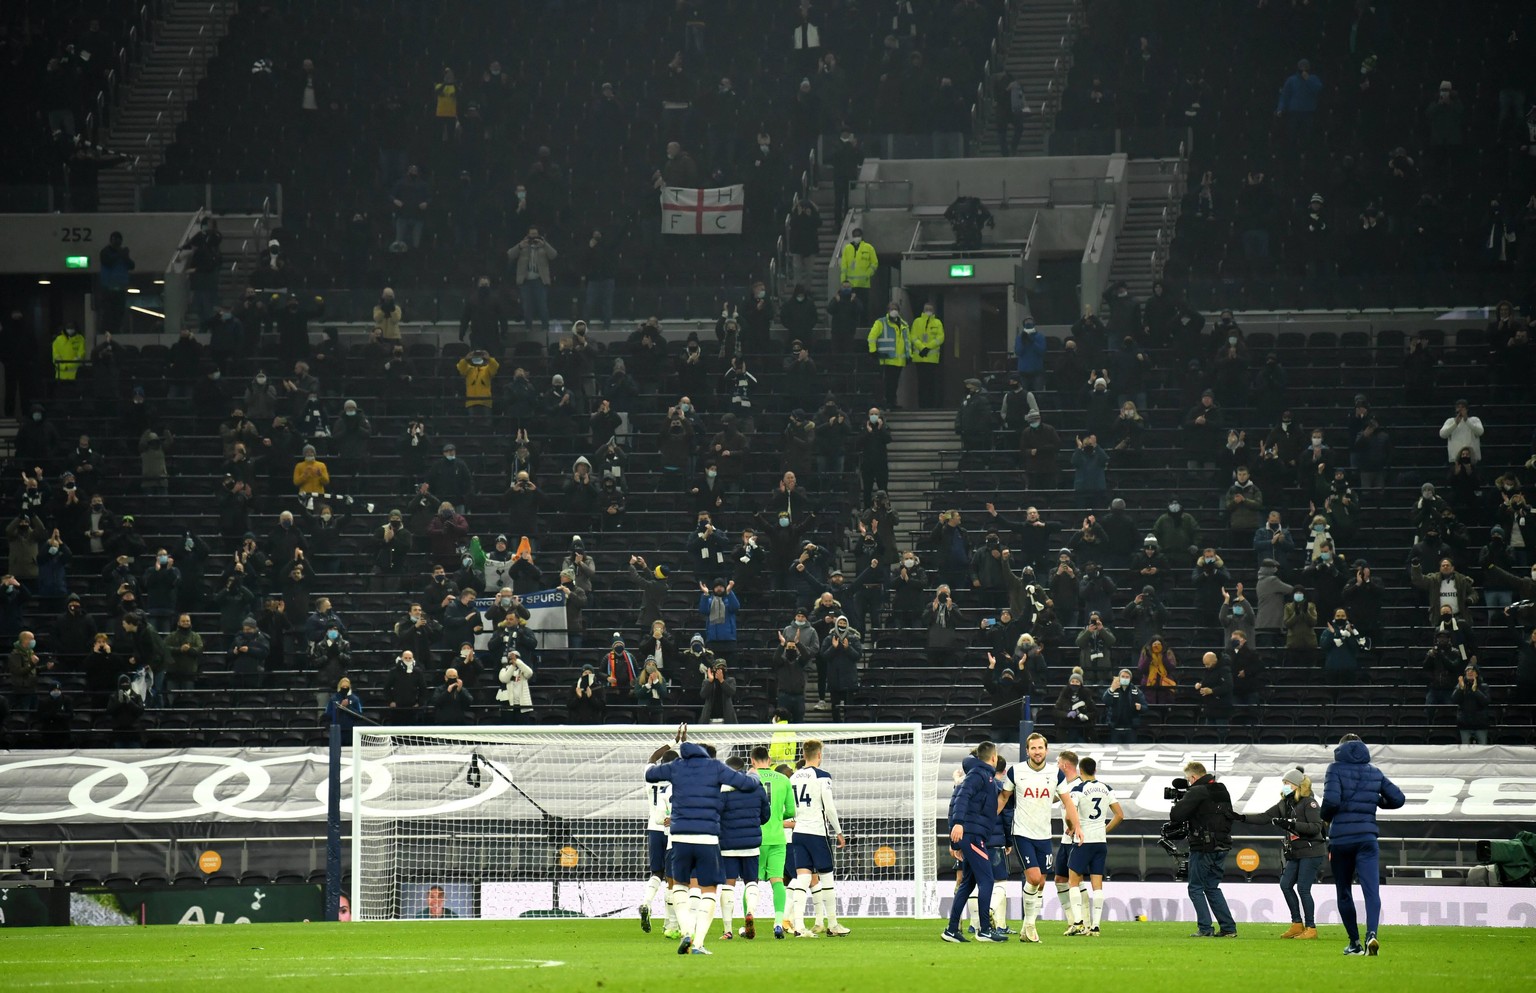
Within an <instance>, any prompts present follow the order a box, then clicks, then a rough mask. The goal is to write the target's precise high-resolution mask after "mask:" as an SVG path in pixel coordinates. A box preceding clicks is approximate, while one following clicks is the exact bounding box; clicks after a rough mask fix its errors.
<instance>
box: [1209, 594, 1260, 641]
mask: <svg viewBox="0 0 1536 993" xmlns="http://www.w3.org/2000/svg"><path fill="white" fill-rule="evenodd" d="M1218 616H1219V619H1220V621H1221V634H1222V640H1223V641H1230V640H1231V638H1232V633H1233V632H1234V631H1241V632H1242V633H1243V638H1244V640H1245V641H1252V640H1253V633H1254V630H1255V628H1256V627H1257V621H1258V618H1257V617H1256V616H1255V614H1254V610H1253V604H1252V603H1250V602H1249V601H1248V600H1247V598H1245V597H1244V596H1243V584H1242V583H1238V584H1237V587H1236V589H1235V590H1233V591H1231V592H1228V591H1227V590H1225V589H1223V590H1222V591H1221V612H1220V614H1219V615H1218Z"/></svg>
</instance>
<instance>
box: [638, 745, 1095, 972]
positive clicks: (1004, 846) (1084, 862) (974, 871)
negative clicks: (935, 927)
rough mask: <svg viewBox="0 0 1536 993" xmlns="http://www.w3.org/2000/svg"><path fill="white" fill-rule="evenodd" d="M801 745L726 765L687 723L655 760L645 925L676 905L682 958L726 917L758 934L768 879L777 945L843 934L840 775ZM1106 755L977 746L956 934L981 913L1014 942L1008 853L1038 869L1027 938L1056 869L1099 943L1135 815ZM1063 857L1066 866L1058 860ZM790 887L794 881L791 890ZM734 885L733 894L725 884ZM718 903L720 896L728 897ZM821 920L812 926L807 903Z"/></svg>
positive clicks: (965, 800)
mask: <svg viewBox="0 0 1536 993" xmlns="http://www.w3.org/2000/svg"><path fill="white" fill-rule="evenodd" d="M795 748H796V746H795V742H794V738H793V736H792V735H786V736H778V737H776V738H775V740H774V742H773V744H772V745H758V746H756V747H754V748H753V749H752V750H751V753H750V760H749V761H744V760H742V759H741V758H740V757H739V756H731V757H730V758H729V759H727V760H726V761H725V762H720V761H717V760H716V758H715V750H714V748H713V747H712V746H710V745H707V744H697V743H695V742H691V741H689V740H688V726H687V725H686V724H685V725H682V726H680V727H679V728H678V730H677V735H676V738H675V740H674V741H673V743H672V744H668V745H663V746H661V747H660V748H658V749H656V751H655V752H654V753H652V755H651V757H650V760H649V762H648V764H647V766H646V769H645V781H646V783H647V784H648V785H649V787H650V820H649V823H648V824H647V829H648V830H647V834H648V842H649V861H650V878H649V880H648V881H647V882H646V887H645V899H644V900H643V902H642V903H641V904H640V929H641V930H642V931H645V932H646V933H650V931H651V912H652V905H653V904H654V902H655V900H656V896H657V894H658V893H661V894H662V895H663V897H664V902H665V907H666V917H665V921H666V923H665V926H664V933H665V934H666V936H667V937H668V938H671V939H676V940H678V946H677V953H678V954H679V955H689V954H692V955H709V954H711V953H710V952H709V951H708V950H707V949H706V948H705V947H704V943H705V939H707V938H708V937H709V932H710V928H711V927H712V926H713V924H714V920H715V912H716V910H717V909H718V910H719V913H720V918H721V922H722V924H723V925H724V927H723V930H722V931H721V938H722V939H725V940H731V939H733V938H735V937H736V936H737V935H739V936H740V937H742V938H747V939H752V938H755V937H756V936H757V930H756V925H755V919H756V917H757V914H756V911H759V910H761V909H764V908H762V907H761V906H759V898H760V894H761V892H762V887H761V885H760V884H762V883H765V882H766V883H768V884H769V886H770V887H771V891H772V895H773V921H774V924H773V936H774V937H775V938H785V937H797V938H815V937H817V936H818V935H823V934H824V935H828V936H831V937H842V936H844V935H846V934H848V933H849V931H848V929H847V928H846V927H843V926H842V925H841V924H840V923H839V922H838V920H837V891H836V888H835V886H836V883H835V879H834V872H833V869H834V865H833V857H832V850H833V849H832V842H831V841H829V839H835V841H836V844H837V847H838V848H843V847H844V846H845V844H846V842H845V840H844V838H843V830H842V825H841V823H840V822H839V820H838V816H837V805H836V803H835V802H834V801H833V799H832V777H831V776H830V775H829V774H828V773H827V772H826V771H825V770H824V769H822V768H821V763H822V756H823V749H822V743H821V742H820V741H816V740H810V741H806V742H804V743H802V744H801V745H800V749H799V750H800V760H799V762H798V763H795V765H794V766H792V765H791V763H793V762H794V757H795ZM1096 771H1097V766H1096V764H1095V762H1094V760H1093V759H1092V758H1088V757H1084V758H1081V759H1079V757H1078V756H1077V755H1076V754H1074V753H1073V752H1068V751H1064V752H1062V753H1061V754H1060V755H1059V756H1057V759H1056V762H1055V764H1054V765H1047V743H1046V740H1045V737H1044V736H1043V735H1039V734H1032V735H1030V736H1029V738H1028V739H1027V740H1026V741H1025V743H1024V759H1023V761H1022V762H1021V763H1019V764H1017V765H1014V766H1012V767H1010V766H1009V765H1008V763H1007V762H1006V761H1005V760H1004V759H1003V757H1002V755H1000V754H999V753H998V750H997V746H996V745H994V744H993V743H992V742H990V741H984V742H982V743H981V744H980V745H978V746H976V749H975V750H974V751H973V752H971V754H970V756H968V757H967V758H966V760H965V762H964V763H963V765H962V767H961V769H959V770H957V771H956V773H955V791H954V794H953V795H952V796H951V798H950V803H949V829H950V830H949V840H950V854H951V855H952V856H953V857H954V858H955V859H956V861H957V862H958V863H959V865H960V871H959V880H958V884H957V886H956V888H955V897H954V903H953V905H952V907H951V909H950V913H949V926H948V927H947V928H946V929H945V930H944V933H943V938H944V940H945V941H949V942H959V943H964V942H966V941H967V940H968V939H967V938H966V937H965V935H964V934H962V933H961V931H960V920H961V917H962V915H964V914H965V913H966V911H967V908H969V912H970V918H971V926H970V928H969V931H970V932H971V933H972V934H974V935H975V937H976V940H978V941H991V942H995V941H1006V940H1008V936H1009V935H1011V934H1013V931H1012V930H1011V929H1009V928H1008V926H1007V921H1006V918H1007V906H1008V900H1007V894H1006V891H1005V888H1004V885H1003V884H1004V883H1006V881H1007V879H1008V875H1009V870H1008V852H1009V851H1010V850H1012V851H1017V852H1018V859H1019V862H1020V863H1021V864H1022V866H1023V869H1024V879H1023V911H1024V920H1023V924H1022V925H1021V927H1020V931H1019V940H1020V941H1024V942H1032V943H1037V942H1039V941H1040V936H1039V934H1038V932H1037V931H1036V928H1035V923H1036V921H1037V920H1038V919H1039V916H1040V910H1041V907H1042V905H1043V904H1044V901H1045V879H1046V873H1047V871H1051V872H1053V873H1054V876H1055V882H1056V892H1057V895H1058V897H1059V898H1060V899H1061V902H1062V907H1063V910H1064V911H1066V917H1067V921H1068V922H1069V926H1068V928H1067V931H1066V933H1067V934H1069V935H1085V936H1093V937H1097V936H1098V935H1099V933H1100V932H1099V923H1100V919H1101V917H1102V916H1103V911H1104V862H1105V856H1106V852H1107V845H1106V835H1108V833H1109V832H1110V831H1113V830H1114V829H1115V828H1117V827H1119V826H1120V823H1121V822H1122V821H1123V820H1124V812H1123V811H1122V810H1121V809H1120V803H1119V801H1117V800H1116V799H1115V794H1114V791H1113V790H1111V789H1110V788H1109V787H1108V786H1106V785H1105V784H1103V783H1101V782H1099V781H1098V780H1097V779H1096V778H1095V773H1096ZM1058 802H1059V803H1060V804H1061V808H1062V821H1063V829H1062V833H1061V836H1060V841H1059V843H1058V844H1057V846H1056V849H1055V851H1054V853H1053V852H1052V839H1053V837H1054V832H1053V831H1052V829H1051V808H1052V806H1053V805H1054V804H1056V803H1058ZM1053 855H1054V857H1053ZM786 880H787V881H788V883H787V885H786ZM738 882H740V883H742V884H744V885H743V887H742V903H741V913H742V926H741V929H740V930H739V931H737V930H735V917H736V909H737V908H736V886H737V883H738ZM722 887H723V888H722ZM717 894H718V899H717ZM807 900H809V901H810V904H811V908H812V912H813V915H814V919H813V924H812V926H811V927H809V928H807V927H806V926H805V915H806V909H805V908H806V901H807Z"/></svg>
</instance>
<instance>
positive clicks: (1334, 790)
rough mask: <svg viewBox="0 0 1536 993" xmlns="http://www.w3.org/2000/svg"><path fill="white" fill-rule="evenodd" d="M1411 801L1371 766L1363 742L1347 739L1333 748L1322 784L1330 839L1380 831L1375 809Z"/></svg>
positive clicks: (1343, 839) (1360, 836)
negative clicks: (1331, 760)
mask: <svg viewBox="0 0 1536 993" xmlns="http://www.w3.org/2000/svg"><path fill="white" fill-rule="evenodd" d="M1407 802H1408V800H1407V798H1406V797H1404V796H1403V791H1402V790H1400V789H1398V788H1397V787H1396V786H1395V785H1393V783H1392V780H1390V779H1388V778H1387V777H1386V776H1385V775H1383V774H1382V771H1381V770H1380V769H1378V768H1376V767H1375V766H1374V765H1371V751H1370V749H1368V748H1366V747H1365V742H1363V741H1346V742H1344V744H1342V745H1340V746H1339V747H1337V748H1335V749H1334V750H1333V763H1332V764H1331V765H1329V766H1328V772H1327V782H1326V783H1325V784H1324V786H1323V820H1325V821H1328V822H1330V823H1329V825H1328V839H1329V841H1331V842H1349V841H1358V840H1360V839H1363V838H1375V837H1377V836H1378V835H1379V834H1380V830H1379V829H1378V828H1377V826H1376V809H1377V808H1378V807H1379V808H1381V809H1382V810H1396V809H1397V808H1399V807H1401V806H1402V805H1403V804H1405V803H1407Z"/></svg>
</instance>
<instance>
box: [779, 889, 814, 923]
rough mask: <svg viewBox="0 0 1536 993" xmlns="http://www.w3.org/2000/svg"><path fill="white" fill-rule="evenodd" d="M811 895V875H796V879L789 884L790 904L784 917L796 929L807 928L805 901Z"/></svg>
mask: <svg viewBox="0 0 1536 993" xmlns="http://www.w3.org/2000/svg"><path fill="white" fill-rule="evenodd" d="M810 895H811V884H810V877H808V876H796V877H795V881H794V882H792V883H790V884H789V893H788V898H789V904H788V906H787V907H786V909H785V914H784V919H785V920H787V921H789V923H790V926H791V927H793V928H794V929H795V930H796V931H804V930H805V901H806V898H807V897H809V896H810Z"/></svg>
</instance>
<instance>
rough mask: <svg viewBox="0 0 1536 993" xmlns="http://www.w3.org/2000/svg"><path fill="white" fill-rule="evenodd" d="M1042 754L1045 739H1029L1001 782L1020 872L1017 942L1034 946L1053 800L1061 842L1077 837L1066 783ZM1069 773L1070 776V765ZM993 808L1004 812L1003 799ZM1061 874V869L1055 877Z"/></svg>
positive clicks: (1047, 861)
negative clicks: (1058, 812) (1009, 796)
mask: <svg viewBox="0 0 1536 993" xmlns="http://www.w3.org/2000/svg"><path fill="white" fill-rule="evenodd" d="M1046 752H1047V742H1046V740H1045V736H1044V735H1041V734H1032V735H1030V736H1029V738H1028V739H1026V740H1025V742H1024V755H1023V761H1021V762H1016V763H1014V764H1013V765H1012V766H1011V767H1010V768H1009V769H1008V775H1007V777H1006V778H1005V779H1004V780H1003V781H1002V782H1001V788H1002V790H1003V792H1004V794H1005V796H1006V795H1007V794H1012V797H1013V848H1014V851H1016V852H1018V853H1019V862H1020V864H1022V865H1023V866H1024V887H1023V904H1024V924H1023V928H1022V931H1021V933H1020V934H1019V940H1020V941H1023V942H1026V943H1029V944H1038V943H1039V941H1040V934H1039V932H1038V931H1037V930H1036V929H1035V921H1036V920H1038V919H1039V917H1040V908H1041V906H1042V905H1043V904H1044V902H1045V872H1046V868H1047V867H1048V866H1049V865H1050V864H1051V839H1052V837H1053V834H1052V832H1051V805H1052V804H1053V803H1055V802H1056V800H1058V799H1059V800H1060V801H1061V817H1062V822H1063V824H1064V825H1065V827H1066V837H1069V838H1072V837H1076V836H1077V835H1078V834H1079V833H1080V828H1079V826H1078V823H1077V807H1076V806H1075V805H1074V804H1073V802H1072V792H1071V788H1070V787H1069V786H1066V785H1065V784H1066V782H1067V780H1066V778H1065V776H1064V774H1063V772H1062V770H1061V769H1060V768H1057V767H1053V766H1048V765H1046V763H1045V759H1046ZM1073 769H1074V771H1075V769H1076V766H1075V765H1074V766H1073ZM998 806H999V812H1001V811H1002V809H1003V808H1004V807H1006V799H1001V800H1000V802H999V804H998ZM1066 871H1067V869H1066V866H1065V865H1063V866H1062V867H1061V872H1063V873H1065V872H1066ZM1063 892H1064V891H1063Z"/></svg>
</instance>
